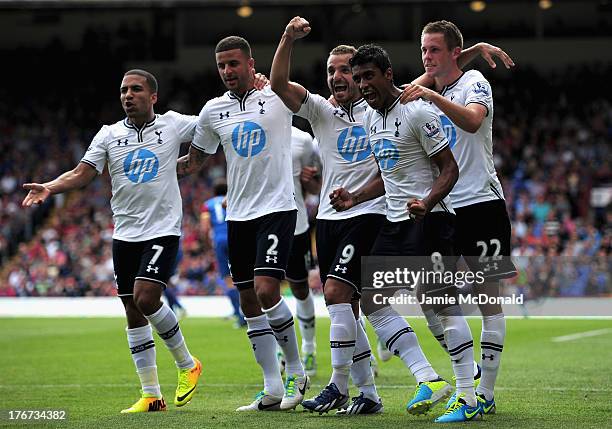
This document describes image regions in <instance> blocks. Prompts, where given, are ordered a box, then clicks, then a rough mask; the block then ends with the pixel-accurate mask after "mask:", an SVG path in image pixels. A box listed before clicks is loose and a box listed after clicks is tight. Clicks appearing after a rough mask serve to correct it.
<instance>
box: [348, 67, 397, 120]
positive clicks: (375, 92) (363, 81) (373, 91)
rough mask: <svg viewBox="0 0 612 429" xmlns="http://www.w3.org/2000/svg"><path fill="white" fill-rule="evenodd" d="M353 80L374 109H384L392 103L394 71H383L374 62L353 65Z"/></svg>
mask: <svg viewBox="0 0 612 429" xmlns="http://www.w3.org/2000/svg"><path fill="white" fill-rule="evenodd" d="M353 81H354V82H355V84H356V85H357V87H358V88H359V91H361V95H362V96H363V98H364V99H365V101H366V102H367V103H368V104H369V105H370V107H372V108H373V109H378V110H382V109H384V108H385V107H386V106H387V105H388V104H390V100H391V98H393V95H392V94H391V90H392V89H393V72H392V71H391V69H388V70H387V71H386V72H385V73H383V72H382V71H381V70H380V69H379V68H378V67H377V66H376V65H374V64H372V63H367V64H362V65H357V66H353Z"/></svg>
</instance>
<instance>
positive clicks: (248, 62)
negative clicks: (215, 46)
mask: <svg viewBox="0 0 612 429" xmlns="http://www.w3.org/2000/svg"><path fill="white" fill-rule="evenodd" d="M215 58H216V59H217V70H219V76H221V80H222V81H223V84H224V85H225V87H226V88H227V89H228V90H230V91H232V92H235V93H237V94H243V93H245V92H246V91H248V90H249V89H251V88H252V86H253V74H254V73H253V67H255V60H254V59H253V58H250V57H249V56H248V55H247V54H245V53H244V52H242V51H241V50H240V49H232V50H229V51H224V52H217V53H216V54H215Z"/></svg>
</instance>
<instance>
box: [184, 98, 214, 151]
mask: <svg viewBox="0 0 612 429" xmlns="http://www.w3.org/2000/svg"><path fill="white" fill-rule="evenodd" d="M219 143H220V139H219V136H218V135H217V133H216V132H215V131H214V130H213V129H212V126H211V123H210V110H209V105H208V103H206V104H205V105H204V107H203V108H202V111H201V112H200V115H199V116H198V121H197V125H196V128H195V135H194V137H193V141H192V142H191V144H192V145H193V146H194V147H196V148H197V149H200V150H201V151H203V152H206V153H208V154H211V155H212V154H214V153H215V152H217V148H218V147H219Z"/></svg>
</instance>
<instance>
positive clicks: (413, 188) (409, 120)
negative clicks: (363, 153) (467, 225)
mask: <svg viewBox="0 0 612 429" xmlns="http://www.w3.org/2000/svg"><path fill="white" fill-rule="evenodd" d="M364 126H366V127H367V128H366V129H367V130H368V136H369V138H370V145H371V146H372V152H373V153H374V156H375V157H376V160H377V161H378V166H379V168H380V171H381V175H382V178H383V181H384V183H385V195H386V198H387V219H388V220H389V221H391V222H400V221H403V220H406V219H409V215H408V208H407V206H406V204H407V203H408V201H409V200H411V199H413V198H417V199H420V200H422V199H423V198H425V197H427V196H428V195H429V193H430V191H431V188H432V185H433V182H434V180H435V179H436V178H437V177H438V175H439V173H440V172H439V170H438V167H437V166H436V164H435V163H434V162H433V161H432V160H431V159H430V158H431V157H432V156H434V155H436V154H437V153H439V152H440V151H441V150H443V149H444V148H446V147H448V140H447V139H446V136H445V135H444V132H443V131H442V128H441V126H440V118H439V117H438V115H437V114H436V113H435V112H434V111H433V109H432V108H431V107H430V106H429V104H428V103H426V102H424V101H422V100H417V101H413V102H411V103H408V104H405V105H404V104H401V103H400V102H399V97H398V98H397V99H396V100H395V101H394V102H393V104H391V106H389V108H388V109H386V110H385V111H383V112H381V111H378V110H374V109H372V108H371V107H368V110H367V111H366V114H365V118H364ZM432 211H434V212H435V211H446V212H450V213H454V211H453V208H452V206H451V203H450V198H449V197H448V196H446V197H445V198H444V199H443V200H442V201H440V202H439V203H438V204H436V206H435V207H434V208H433V209H432Z"/></svg>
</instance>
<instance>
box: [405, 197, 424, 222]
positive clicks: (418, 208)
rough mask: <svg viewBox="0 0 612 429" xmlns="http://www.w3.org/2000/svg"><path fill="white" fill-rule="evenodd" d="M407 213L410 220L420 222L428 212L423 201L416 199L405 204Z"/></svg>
mask: <svg viewBox="0 0 612 429" xmlns="http://www.w3.org/2000/svg"><path fill="white" fill-rule="evenodd" d="M406 207H407V208H408V213H409V214H410V218H411V219H415V220H422V219H423V218H424V217H425V215H426V214H427V213H428V212H429V207H427V204H426V203H425V202H424V201H423V200H417V199H416V198H413V199H411V200H410V201H408V204H406Z"/></svg>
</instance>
